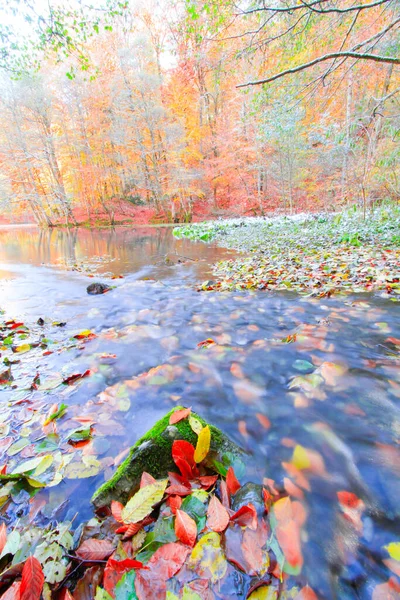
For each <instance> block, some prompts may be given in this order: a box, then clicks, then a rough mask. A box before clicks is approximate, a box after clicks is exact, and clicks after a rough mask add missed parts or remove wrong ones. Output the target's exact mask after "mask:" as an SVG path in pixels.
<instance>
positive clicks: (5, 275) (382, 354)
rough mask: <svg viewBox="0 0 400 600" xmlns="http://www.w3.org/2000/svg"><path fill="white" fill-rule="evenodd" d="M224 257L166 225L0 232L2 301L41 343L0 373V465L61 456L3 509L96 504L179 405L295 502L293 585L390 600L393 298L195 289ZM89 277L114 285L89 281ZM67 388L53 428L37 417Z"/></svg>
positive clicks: (396, 430)
mask: <svg viewBox="0 0 400 600" xmlns="http://www.w3.org/2000/svg"><path fill="white" fill-rule="evenodd" d="M232 256H234V253H233V252H230V251H228V250H224V249H221V248H217V247H215V246H213V245H212V244H210V245H206V244H202V243H194V242H190V241H188V240H176V239H174V238H173V236H172V230H171V229H169V228H137V229H133V230H132V229H128V228H117V229H115V230H95V231H89V230H54V231H44V232H43V231H39V230H37V229H36V228H10V229H3V230H0V308H1V309H3V310H4V311H5V318H9V319H15V320H19V321H21V322H24V323H25V324H26V325H27V326H28V327H29V329H30V336H31V338H32V339H41V338H40V336H42V338H43V336H45V338H46V340H47V341H48V342H46V343H48V345H47V347H48V348H49V350H48V353H47V354H46V355H45V356H43V352H42V351H41V350H40V348H35V349H34V350H32V351H31V352H27V353H26V355H25V356H24V360H23V361H21V364H20V365H16V366H15V367H13V370H15V374H14V382H13V383H14V384H15V385H14V386H8V387H7V386H2V387H0V398H1V400H0V401H1V416H0V466H1V465H3V464H7V465H8V466H9V471H11V470H12V469H13V468H15V467H18V465H19V464H21V463H23V461H25V460H29V459H31V458H33V457H36V456H38V455H39V456H40V455H41V454H44V453H53V454H54V456H57V461H58V462H56V463H55V464H54V470H55V472H54V473H52V474H51V477H52V479H51V480H49V483H50V484H51V485H49V486H48V487H45V488H43V489H41V490H39V492H38V493H36V494H35V495H34V496H33V497H30V496H29V494H28V493H27V492H26V491H25V490H23V489H21V490H13V492H12V493H11V494H10V495H9V497H8V498H5V497H4V498H3V497H2V496H0V504H2V508H0V519H1V520H3V519H4V520H5V522H6V523H7V524H8V525H13V524H14V523H16V522H18V523H19V524H23V525H24V526H26V527H28V526H29V525H30V524H32V523H34V522H39V523H45V522H49V521H51V520H52V519H60V518H68V519H71V518H73V517H75V521H74V523H75V525H77V524H79V523H80V522H83V521H85V520H87V519H90V518H91V517H92V516H93V511H92V507H91V505H90V497H91V495H92V494H93V492H94V491H95V489H96V488H97V487H98V486H99V485H100V484H101V483H102V482H103V481H104V480H105V479H108V478H109V477H110V476H111V474H112V473H113V472H114V471H115V468H116V465H117V464H119V463H120V462H121V460H123V458H124V456H126V451H127V449H128V448H129V447H130V446H131V445H132V444H133V443H134V442H135V441H136V440H137V439H138V438H139V437H140V436H141V435H143V434H144V433H145V432H146V430H147V429H149V427H150V426H151V425H152V424H154V422H155V421H156V420H157V419H158V418H160V417H161V416H163V415H164V414H165V413H166V412H167V411H168V410H170V409H171V408H173V406H174V405H177V404H183V405H185V406H191V407H192V409H193V410H194V411H196V412H198V413H199V414H200V415H201V416H203V417H204V418H205V419H207V420H208V421H209V422H211V423H213V424H214V425H216V426H217V427H219V428H220V429H222V430H223V431H224V432H225V433H226V434H227V435H229V436H230V437H231V438H232V440H234V441H235V442H236V443H237V444H239V445H241V446H242V447H243V448H244V449H245V450H247V451H248V453H249V459H248V463H247V465H246V470H245V471H244V472H243V473H241V474H240V476H241V477H240V482H241V483H242V484H243V483H245V482H246V481H251V482H256V483H263V481H264V482H265V484H266V485H267V484H268V485H272V486H276V487H277V488H279V489H282V490H283V489H285V490H286V491H287V492H288V493H290V494H291V495H293V497H295V498H297V499H298V500H299V501H300V502H301V503H302V504H303V505H304V508H305V514H306V519H305V522H304V524H303V527H302V538H301V539H302V553H303V557H304V566H303V569H302V571H301V573H300V574H299V575H298V576H296V579H297V581H298V582H299V584H301V585H306V584H307V583H308V584H309V585H310V586H311V587H312V588H313V589H314V591H315V592H316V594H317V596H318V598H319V599H320V600H322V599H327V600H329V599H331V598H332V599H334V598H337V599H340V600H341V599H349V600H350V599H354V600H355V599H359V598H362V599H366V600H369V599H372V598H373V600H375V598H377V599H378V598H384V597H387V598H389V596H379V597H378V596H376V589H377V586H380V585H383V584H385V583H386V582H387V581H388V580H389V578H390V577H396V569H397V576H398V575H399V571H400V569H399V564H400V563H399V561H397V560H395V559H394V558H393V557H391V555H390V553H389V552H388V550H387V547H388V546H389V547H390V544H393V543H396V542H398V541H399V539H400V538H399V536H400V524H399V523H400V521H399V516H400V477H399V476H400V447H399V443H400V412H399V402H400V310H399V305H398V303H395V302H392V301H390V300H389V299H386V298H385V299H384V298H380V297H379V296H372V295H354V296H347V297H342V298H337V299H336V298H330V299H323V300H318V299H312V298H306V297H299V296H296V295H294V294H284V293H266V292H225V293H217V292H198V291H196V283H197V282H199V281H202V280H204V279H210V278H212V275H211V272H210V265H211V264H212V263H213V262H215V261H217V260H222V259H224V258H227V257H232ZM92 275H94V276H95V279H93V278H92V277H89V276H92ZM120 276H122V278H120ZM112 277H114V279H112ZM93 281H104V282H106V283H108V284H109V285H113V286H114V285H115V289H113V290H112V291H111V292H109V293H107V294H104V295H100V296H89V295H87V293H86V287H87V285H89V284H90V283H91V282H93ZM39 318H41V319H43V320H44V322H45V324H44V325H38V324H37V320H38V319H39ZM54 323H66V324H65V325H63V326H60V325H54ZM88 330H89V331H90V332H91V333H92V334H94V335H92V336H89V337H88V339H86V340H84V341H82V342H79V343H76V342H74V343H71V339H74V338H73V336H74V335H76V334H79V332H82V331H88ZM208 339H210V340H212V342H209V343H207V344H204V345H203V347H202V346H200V347H198V344H200V343H201V342H203V341H204V340H208ZM52 344H53V347H54V351H53V350H52ZM50 352H51V353H50ZM87 370H90V375H89V376H87V377H85V378H83V379H80V380H78V381H77V382H76V383H74V384H73V385H68V386H65V385H60V383H61V381H63V380H65V378H67V377H69V376H71V375H72V374H76V373H84V372H86V371H87ZM37 373H39V375H40V384H39V385H37V386H36V387H37V389H30V387H31V381H32V380H33V378H34V377H35V375H36V374H37ZM13 387H14V389H13ZM62 403H64V404H65V405H67V407H68V409H67V412H66V414H65V416H64V417H63V418H62V419H60V420H59V421H58V422H57V429H56V431H54V430H50V429H48V428H47V429H46V428H45V427H44V426H43V420H44V416H45V415H46V414H48V411H49V409H50V407H51V405H54V404H58V405H60V404H62ZM82 424H86V425H87V424H89V425H90V427H91V428H92V439H91V440H90V442H89V443H85V444H82V445H74V446H71V445H70V444H68V443H67V442H66V439H67V437H66V436H67V433H68V432H69V431H71V430H73V429H74V428H77V427H78V426H79V425H82ZM21 439H23V440H24V441H23V443H22V444H21V442H18V440H21ZM16 443H17V446H16V445H15V444H16ZM18 443H20V445H21V448H20V449H18V448H19V446H18ZM10 447H13V450H12V451H11V452H10ZM15 450H16V451H15ZM49 477H50V476H49ZM271 480H273V482H271ZM345 493H350V494H351V496H349V495H348V494H347V496H346V495H345ZM349 497H350V498H351V499H352V501H351V502H350V503H349V502H348V501H347V502H346V501H345V500H344V498H347V499H348V498H349ZM396 563H397V564H396ZM397 581H398V580H397ZM396 585H397V584H396ZM382 589H383V588H382ZM393 589H394V590H395V588H393ZM374 590H375V595H374ZM393 593H394V594H397V593H398V592H397V591H396V590H395V591H394V592H393ZM221 597H232V598H234V597H241V596H239V595H238V594H236V592H235V591H234V590H233V591H232V593H231V594H230V595H226V594H225V595H222V596H221ZM395 597H397V596H395V595H394V596H393V598H395Z"/></svg>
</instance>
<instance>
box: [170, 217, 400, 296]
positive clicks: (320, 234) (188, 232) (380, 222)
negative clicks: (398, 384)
mask: <svg viewBox="0 0 400 600" xmlns="http://www.w3.org/2000/svg"><path fill="white" fill-rule="evenodd" d="M174 234H175V235H176V236H177V237H187V238H189V239H193V240H203V241H211V240H215V241H217V242H218V243H219V244H220V245H222V246H226V247H228V248H234V249H237V250H240V251H242V252H245V253H246V256H245V257H239V258H236V259H235V260H229V261H224V262H220V263H218V264H217V265H215V270H214V273H215V276H216V281H211V282H210V281H206V282H204V283H203V285H202V286H201V288H200V289H203V290H245V289H257V290H293V291H296V292H300V293H302V294H311V295H313V296H318V297H325V296H330V295H332V294H334V293H338V292H366V291H367V292H369V291H378V290H381V291H383V292H384V293H386V294H389V295H391V296H393V297H394V298H396V296H398V295H399V294H400V209H399V208H398V207H396V206H390V207H388V208H379V209H376V210H375V211H374V212H373V213H368V214H367V216H366V219H365V220H364V218H363V215H362V213H361V212H360V211H357V210H349V211H347V212H345V213H342V214H336V215H329V214H327V215H297V216H294V217H278V218H270V219H268V218H265V219H264V218H254V219H252V218H249V219H236V220H228V221H223V222H222V221H212V222H208V223H200V224H194V225H190V226H186V227H180V228H176V229H175V230H174Z"/></svg>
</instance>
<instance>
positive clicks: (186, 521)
mask: <svg viewBox="0 0 400 600" xmlns="http://www.w3.org/2000/svg"><path fill="white" fill-rule="evenodd" d="M175 534H176V537H177V538H178V539H179V540H180V541H181V542H182V543H183V544H186V545H187V546H194V544H195V541H196V538H197V525H196V522H195V521H194V520H193V519H192V517H190V516H189V515H188V514H187V513H185V512H184V511H183V510H179V508H178V509H177V511H176V518H175Z"/></svg>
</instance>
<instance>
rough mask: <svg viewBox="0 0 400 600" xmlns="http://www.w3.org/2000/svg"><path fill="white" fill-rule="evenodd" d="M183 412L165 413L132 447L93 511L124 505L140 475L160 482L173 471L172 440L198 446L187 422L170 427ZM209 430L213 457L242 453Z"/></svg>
mask: <svg viewBox="0 0 400 600" xmlns="http://www.w3.org/2000/svg"><path fill="white" fill-rule="evenodd" d="M182 408H184V407H183V406H177V407H175V408H174V409H173V410H171V411H170V412H168V413H167V414H166V415H165V417H163V418H162V419H160V420H159V421H157V423H156V424H155V425H154V426H153V427H152V428H151V429H150V430H149V431H148V432H147V433H146V434H145V435H144V436H142V437H141V438H140V439H139V440H138V441H137V442H136V444H135V445H134V446H132V448H131V450H130V452H129V455H128V457H127V458H126V459H125V460H124V462H123V463H122V464H121V465H120V466H119V467H118V469H117V471H116V472H115V473H114V475H113V477H112V478H111V479H110V480H109V481H107V482H106V483H104V484H103V485H102V486H100V488H99V489H98V490H97V491H96V492H95V494H94V495H93V497H92V503H93V504H94V505H95V506H96V507H98V508H99V507H101V506H105V505H108V504H110V502H111V500H118V501H120V502H126V501H127V499H128V498H129V496H130V495H131V494H132V493H133V492H134V491H135V489H136V488H137V487H138V485H139V483H140V478H141V476H142V473H143V471H147V473H150V475H152V476H153V477H155V478H161V477H165V476H166V475H167V473H168V471H175V470H176V466H175V464H174V462H173V460H172V454H171V450H172V444H173V442H174V440H177V439H181V440H186V441H187V442H190V443H191V444H193V446H195V445H196V443H197V435H196V433H195V432H194V431H193V430H192V428H191V427H190V424H189V421H188V419H183V420H182V421H179V422H178V423H176V424H175V425H170V424H169V419H170V417H171V415H172V414H173V413H174V412H175V411H177V410H181V409H182ZM192 414H193V416H194V417H195V418H196V419H198V420H199V421H200V423H201V424H202V425H203V427H205V426H206V425H208V423H207V421H205V420H204V419H202V418H201V417H200V416H199V415H197V414H196V413H192ZM209 427H210V430H211V446H210V450H211V453H212V455H214V456H220V455H221V454H222V453H224V452H233V453H234V454H241V453H242V450H241V449H240V448H239V447H238V446H236V444H234V443H233V442H232V441H231V440H230V439H229V438H227V437H226V436H225V435H224V434H223V433H222V431H220V430H219V429H218V428H217V427H214V426H213V425H209Z"/></svg>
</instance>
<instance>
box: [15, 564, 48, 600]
mask: <svg viewBox="0 0 400 600" xmlns="http://www.w3.org/2000/svg"><path fill="white" fill-rule="evenodd" d="M43 584H44V574H43V569H42V566H41V564H40V562H39V561H38V559H37V558H35V557H34V556H30V557H29V558H28V559H27V561H26V563H25V564H24V568H23V569H22V579H21V587H20V600H40V597H41V595H42V589H43Z"/></svg>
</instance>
